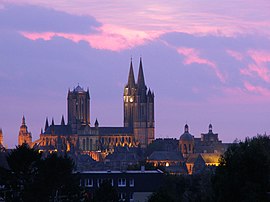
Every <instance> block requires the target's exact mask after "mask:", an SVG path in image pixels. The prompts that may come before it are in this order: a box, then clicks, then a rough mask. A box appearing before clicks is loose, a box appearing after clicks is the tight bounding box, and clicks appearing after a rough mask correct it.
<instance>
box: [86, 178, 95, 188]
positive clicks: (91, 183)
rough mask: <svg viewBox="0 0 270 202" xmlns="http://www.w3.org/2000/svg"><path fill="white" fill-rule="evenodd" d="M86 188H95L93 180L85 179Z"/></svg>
mask: <svg viewBox="0 0 270 202" xmlns="http://www.w3.org/2000/svg"><path fill="white" fill-rule="evenodd" d="M84 186H85V187H93V179H88V178H87V179H84Z"/></svg>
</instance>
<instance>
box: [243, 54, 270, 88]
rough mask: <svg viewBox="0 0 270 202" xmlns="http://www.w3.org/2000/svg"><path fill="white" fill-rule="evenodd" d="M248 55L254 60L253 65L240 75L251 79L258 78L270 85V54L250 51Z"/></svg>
mask: <svg viewBox="0 0 270 202" xmlns="http://www.w3.org/2000/svg"><path fill="white" fill-rule="evenodd" d="M246 54H247V56H249V57H250V58H251V59H252V63H249V64H248V65H247V66H248V67H247V68H243V69H241V70H240V73H241V74H242V75H246V76H250V77H255V76H258V77H259V78H261V79H262V80H263V81H265V82H267V83H270V69H269V68H270V67H268V65H269V63H270V52H269V51H266V50H255V49H250V50H248V51H247V53H246ZM254 73H255V74H254Z"/></svg>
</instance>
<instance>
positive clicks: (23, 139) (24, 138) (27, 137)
mask: <svg viewBox="0 0 270 202" xmlns="http://www.w3.org/2000/svg"><path fill="white" fill-rule="evenodd" d="M24 143H26V144H28V145H31V144H32V135H31V133H30V132H28V129H27V126H26V124H25V117H24V116H23V118H22V125H21V127H20V131H19V136H18V145H22V144H24Z"/></svg>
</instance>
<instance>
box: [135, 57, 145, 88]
mask: <svg viewBox="0 0 270 202" xmlns="http://www.w3.org/2000/svg"><path fill="white" fill-rule="evenodd" d="M137 84H138V87H139V89H142V88H145V82H144V75H143V67H142V58H141V57H140V67H139V74H138V81H137Z"/></svg>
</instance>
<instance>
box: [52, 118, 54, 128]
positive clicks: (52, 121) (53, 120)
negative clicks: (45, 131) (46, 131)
mask: <svg viewBox="0 0 270 202" xmlns="http://www.w3.org/2000/svg"><path fill="white" fill-rule="evenodd" d="M52 126H54V119H53V118H52Z"/></svg>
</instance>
